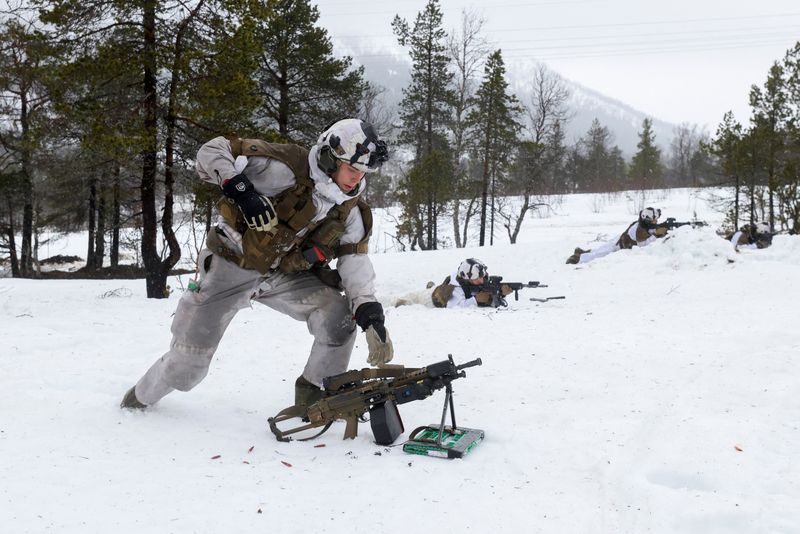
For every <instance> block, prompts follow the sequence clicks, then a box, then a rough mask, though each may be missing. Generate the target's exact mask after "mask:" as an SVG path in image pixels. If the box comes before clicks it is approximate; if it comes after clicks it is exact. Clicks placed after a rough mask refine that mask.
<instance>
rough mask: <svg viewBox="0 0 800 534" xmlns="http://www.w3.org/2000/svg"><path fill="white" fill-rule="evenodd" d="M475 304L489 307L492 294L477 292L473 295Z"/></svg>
mask: <svg viewBox="0 0 800 534" xmlns="http://www.w3.org/2000/svg"><path fill="white" fill-rule="evenodd" d="M475 302H477V303H478V304H480V305H481V306H491V305H492V294H491V293H489V292H488V291H478V292H477V293H476V294H475Z"/></svg>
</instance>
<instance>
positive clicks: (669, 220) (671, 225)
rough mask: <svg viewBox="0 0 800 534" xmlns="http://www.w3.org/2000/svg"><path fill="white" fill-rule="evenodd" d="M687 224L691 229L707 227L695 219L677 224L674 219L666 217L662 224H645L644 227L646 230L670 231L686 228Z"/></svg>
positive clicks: (705, 223)
mask: <svg viewBox="0 0 800 534" xmlns="http://www.w3.org/2000/svg"><path fill="white" fill-rule="evenodd" d="M687 224H689V225H691V226H692V228H697V227H698V226H708V223H707V222H703V221H698V220H697V219H694V220H691V221H685V222H679V221H676V220H675V217H667V220H666V221H664V222H662V223H656V224H653V223H645V227H646V228H647V229H648V230H654V229H656V228H667V229H669V230H672V229H673V228H679V227H681V226H686V225H687Z"/></svg>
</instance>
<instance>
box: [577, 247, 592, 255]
mask: <svg viewBox="0 0 800 534" xmlns="http://www.w3.org/2000/svg"><path fill="white" fill-rule="evenodd" d="M587 252H591V249H590V250H583V249H582V248H581V247H575V251H574V252H573V254H575V255H576V256H580V255H581V254H586V253H587Z"/></svg>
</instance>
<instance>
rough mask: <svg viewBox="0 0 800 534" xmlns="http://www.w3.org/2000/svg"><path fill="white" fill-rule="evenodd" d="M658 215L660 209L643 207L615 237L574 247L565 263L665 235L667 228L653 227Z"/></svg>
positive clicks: (641, 244)
mask: <svg viewBox="0 0 800 534" xmlns="http://www.w3.org/2000/svg"><path fill="white" fill-rule="evenodd" d="M659 217H661V210H660V209H658V208H645V209H643V210H642V211H640V212H639V218H638V219H637V220H636V221H635V222H632V223H631V224H630V225H629V226H628V228H627V229H626V230H625V231H624V232H622V235H620V236H619V237H618V238H617V239H615V240H613V241H609V242H608V243H606V244H604V245H600V246H599V247H595V248H593V249H587V250H584V249H582V248H576V249H575V250H574V252H573V253H572V255H571V256H570V257H569V258H567V264H573V265H574V264H578V263H588V262H590V261H592V260H596V259H597V258H602V257H603V256H608V255H609V254H611V253H613V252H617V251H618V250H623V249H631V248H633V247H636V246H638V247H644V246H646V245H649V244H650V243H652V242H653V241H655V240H656V239H658V238H661V237H664V236H666V235H667V228H663V227H661V228H658V227H654V226H655V225H656V224H658V218H659Z"/></svg>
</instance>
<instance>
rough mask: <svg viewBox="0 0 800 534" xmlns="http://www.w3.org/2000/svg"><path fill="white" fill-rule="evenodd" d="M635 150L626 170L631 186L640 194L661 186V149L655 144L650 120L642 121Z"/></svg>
mask: <svg viewBox="0 0 800 534" xmlns="http://www.w3.org/2000/svg"><path fill="white" fill-rule="evenodd" d="M636 148H637V149H638V151H637V152H636V154H635V155H634V156H633V160H632V161H631V166H630V169H629V170H628V174H629V176H630V179H631V182H632V183H633V185H634V186H635V187H636V188H637V189H639V190H641V191H642V192H644V191H645V190H646V189H653V188H656V187H660V186H662V185H663V184H662V183H661V176H662V174H663V166H662V164H661V149H660V148H658V147H657V146H656V144H655V135H654V134H653V121H652V120H651V119H650V118H645V119H644V120H643V121H642V131H641V132H639V142H638V143H637V145H636ZM643 194H644V193H643ZM642 207H644V206H642Z"/></svg>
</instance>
